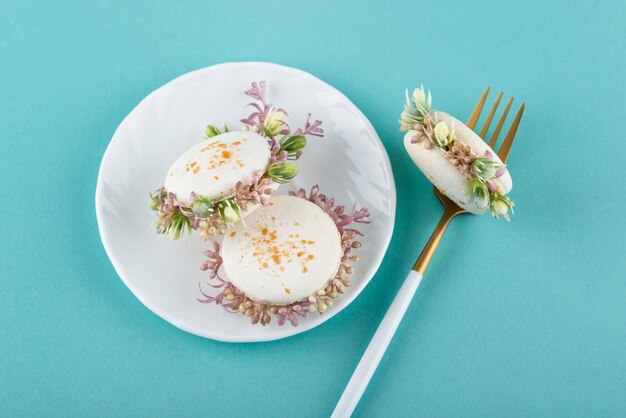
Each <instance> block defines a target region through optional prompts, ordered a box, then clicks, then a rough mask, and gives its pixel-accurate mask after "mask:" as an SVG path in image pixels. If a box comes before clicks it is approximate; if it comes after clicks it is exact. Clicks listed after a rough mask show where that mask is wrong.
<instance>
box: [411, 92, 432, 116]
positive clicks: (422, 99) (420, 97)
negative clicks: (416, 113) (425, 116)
mask: <svg viewBox="0 0 626 418" xmlns="http://www.w3.org/2000/svg"><path fill="white" fill-rule="evenodd" d="M411 99H412V101H413V104H414V105H415V107H416V108H418V109H419V108H422V109H424V110H425V111H427V112H428V111H429V110H430V104H431V102H432V97H431V95H430V90H429V91H428V98H426V92H425V91H424V86H421V87H420V88H419V89H415V90H413V96H412V97H411Z"/></svg>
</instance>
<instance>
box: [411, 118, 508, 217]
mask: <svg viewBox="0 0 626 418" xmlns="http://www.w3.org/2000/svg"><path fill="white" fill-rule="evenodd" d="M434 113H436V114H437V118H438V120H439V121H444V122H445V123H446V124H447V125H448V126H449V127H451V128H452V127H454V130H455V133H456V136H457V138H458V139H459V140H460V141H462V142H463V143H465V144H467V145H469V146H470V148H471V149H472V151H474V152H475V153H476V154H478V155H484V154H485V152H486V151H490V152H491V153H492V154H493V159H494V160H495V161H497V162H500V163H501V162H502V160H500V158H499V157H498V155H497V154H496V153H495V152H494V151H493V150H492V149H491V147H490V146H489V145H488V144H487V143H485V141H483V140H482V139H481V138H480V137H479V136H478V135H477V134H476V133H475V132H474V131H473V130H471V129H470V128H469V127H467V125H465V124H464V123H463V122H461V121H459V120H458V119H456V118H455V117H453V116H451V115H449V114H447V113H445V112H441V111H435V112H434ZM413 135H414V133H413V132H407V134H406V135H405V136H404V147H405V148H406V151H407V152H408V154H409V156H410V157H411V159H412V160H413V162H414V163H415V164H416V165H417V166H418V168H419V169H420V170H421V171H422V173H424V175H425V176H426V177H427V178H428V179H429V180H430V181H431V182H432V183H433V184H434V185H435V187H437V188H438V189H439V190H440V191H441V192H443V193H444V194H445V195H446V196H448V197H449V198H450V199H452V200H453V201H454V202H455V203H456V204H457V205H459V206H461V207H462V208H463V209H466V210H467V211H469V212H471V213H475V214H483V213H485V212H487V211H488V210H489V208H479V207H477V206H476V205H474V204H471V203H469V202H468V199H467V194H466V192H465V187H466V185H467V178H466V177H465V175H464V174H463V173H461V172H460V171H459V169H458V168H457V167H455V166H453V165H452V164H450V162H449V161H448V160H447V159H446V158H445V157H444V156H443V155H442V154H441V152H440V150H439V149H437V148H434V147H433V148H431V149H428V148H426V147H425V146H424V143H423V142H420V143H418V144H413V143H411V138H412V137H413ZM424 140H426V139H424ZM498 181H499V182H500V184H501V185H502V189H503V191H504V193H508V192H509V191H511V188H512V187H513V182H512V179H511V175H510V174H509V172H508V170H507V171H506V172H505V173H504V174H503V175H502V176H500V177H499V178H498Z"/></svg>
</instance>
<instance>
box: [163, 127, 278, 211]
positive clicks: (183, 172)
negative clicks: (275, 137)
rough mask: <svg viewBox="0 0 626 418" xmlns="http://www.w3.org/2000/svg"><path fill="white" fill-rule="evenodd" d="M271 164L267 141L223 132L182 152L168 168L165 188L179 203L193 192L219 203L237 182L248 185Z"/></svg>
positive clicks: (251, 134) (249, 134)
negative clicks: (256, 174)
mask: <svg viewBox="0 0 626 418" xmlns="http://www.w3.org/2000/svg"><path fill="white" fill-rule="evenodd" d="M269 161H270V147H269V144H268V143H267V139H266V138H264V137H263V136H261V135H259V134H258V133H255V132H251V131H234V132H226V133H223V134H220V135H217V136H214V137H212V138H208V139H206V140H204V141H203V142H200V143H199V144H196V145H194V146H193V147H191V148H189V149H188V150H187V151H185V152H184V153H183V154H182V155H181V156H180V157H179V158H178V159H177V160H176V161H175V162H174V163H173V164H172V166H171V167H170V169H169V170H168V172H167V175H166V176H165V182H164V186H165V188H166V189H167V190H168V192H171V193H174V194H175V195H176V197H177V199H178V201H179V202H181V203H182V204H189V202H190V200H191V199H190V196H192V193H194V194H195V195H199V196H203V197H205V198H207V199H209V200H211V201H214V202H218V201H220V200H223V199H224V198H226V197H230V196H233V195H234V194H235V192H236V190H235V186H236V185H237V183H238V182H243V183H250V181H251V180H252V177H253V176H254V174H255V173H257V172H264V171H265V169H266V168H267V166H268V165H269Z"/></svg>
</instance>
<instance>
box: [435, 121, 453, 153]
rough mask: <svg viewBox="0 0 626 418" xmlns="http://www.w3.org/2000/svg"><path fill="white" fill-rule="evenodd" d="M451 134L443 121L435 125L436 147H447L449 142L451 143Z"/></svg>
mask: <svg viewBox="0 0 626 418" xmlns="http://www.w3.org/2000/svg"><path fill="white" fill-rule="evenodd" d="M452 134H453V132H452V131H450V128H449V127H448V125H446V123H445V122H444V121H441V122H438V123H437V125H435V143H436V145H438V146H439V147H445V146H447V145H448V144H449V143H450V142H452Z"/></svg>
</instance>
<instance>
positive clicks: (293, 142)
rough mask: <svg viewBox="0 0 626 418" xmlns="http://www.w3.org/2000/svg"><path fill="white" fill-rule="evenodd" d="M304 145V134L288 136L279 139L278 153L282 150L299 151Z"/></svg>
mask: <svg viewBox="0 0 626 418" xmlns="http://www.w3.org/2000/svg"><path fill="white" fill-rule="evenodd" d="M305 146H306V137H305V136H304V135H295V136H290V137H289V138H287V139H285V140H284V141H281V144H280V149H279V151H278V153H280V152H282V151H287V153H289V154H292V153H296V152H298V151H300V150H301V149H303V148H304V147H305Z"/></svg>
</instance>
